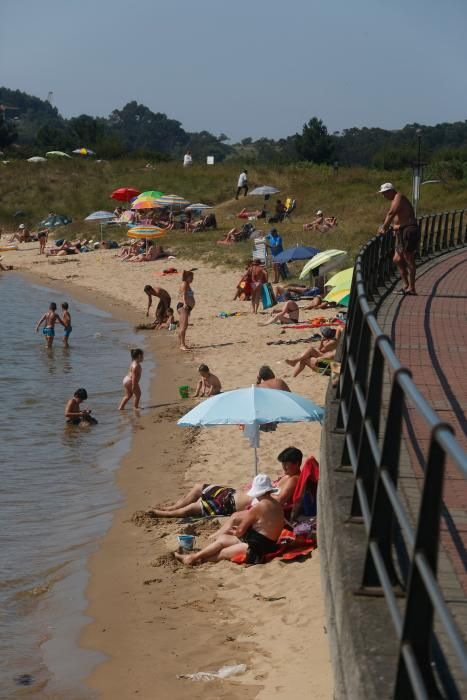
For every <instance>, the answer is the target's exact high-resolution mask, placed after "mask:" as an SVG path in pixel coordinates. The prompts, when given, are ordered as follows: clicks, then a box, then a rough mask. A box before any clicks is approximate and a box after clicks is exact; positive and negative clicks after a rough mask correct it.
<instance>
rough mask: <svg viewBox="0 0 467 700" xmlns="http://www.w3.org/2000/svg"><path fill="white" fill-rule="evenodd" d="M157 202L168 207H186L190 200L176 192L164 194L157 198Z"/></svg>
mask: <svg viewBox="0 0 467 700" xmlns="http://www.w3.org/2000/svg"><path fill="white" fill-rule="evenodd" d="M157 203H158V204H160V205H161V206H162V207H170V209H172V208H173V207H179V208H182V207H186V206H187V205H188V204H189V203H190V202H189V201H188V200H187V199H184V198H183V197H180V196H179V195H178V194H164V195H163V196H162V197H158V198H157Z"/></svg>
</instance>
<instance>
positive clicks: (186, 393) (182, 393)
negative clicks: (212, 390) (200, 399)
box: [178, 386, 190, 399]
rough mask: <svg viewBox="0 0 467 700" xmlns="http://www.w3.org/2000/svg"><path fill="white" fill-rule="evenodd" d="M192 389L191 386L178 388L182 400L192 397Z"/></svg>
mask: <svg viewBox="0 0 467 700" xmlns="http://www.w3.org/2000/svg"><path fill="white" fill-rule="evenodd" d="M189 392H190V387H189V386H179V387H178V393H179V394H180V397H181V398H182V399H187V398H188V397H189V395H190V393H189Z"/></svg>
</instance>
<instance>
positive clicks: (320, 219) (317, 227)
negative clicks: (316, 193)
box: [303, 209, 337, 233]
mask: <svg viewBox="0 0 467 700" xmlns="http://www.w3.org/2000/svg"><path fill="white" fill-rule="evenodd" d="M336 226H337V218H336V217H335V216H324V213H323V212H322V211H321V209H318V211H317V212H316V218H315V219H313V221H310V223H308V224H303V230H304V231H319V232H320V233H327V232H328V231H330V230H331V229H333V228H336Z"/></svg>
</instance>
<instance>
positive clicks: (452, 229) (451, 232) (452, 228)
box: [449, 211, 457, 248]
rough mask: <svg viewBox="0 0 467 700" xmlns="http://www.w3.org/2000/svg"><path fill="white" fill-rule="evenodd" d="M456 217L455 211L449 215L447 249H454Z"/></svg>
mask: <svg viewBox="0 0 467 700" xmlns="http://www.w3.org/2000/svg"><path fill="white" fill-rule="evenodd" d="M456 216H457V212H456V211H452V212H451V213H450V218H451V225H450V227H449V248H454V247H455V245H456V241H455V229H456Z"/></svg>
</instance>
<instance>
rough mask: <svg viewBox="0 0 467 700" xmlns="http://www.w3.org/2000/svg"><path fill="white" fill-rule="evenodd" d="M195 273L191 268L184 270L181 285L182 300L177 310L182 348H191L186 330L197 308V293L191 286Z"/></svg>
mask: <svg viewBox="0 0 467 700" xmlns="http://www.w3.org/2000/svg"><path fill="white" fill-rule="evenodd" d="M193 279H194V275H193V273H192V272H191V271H190V270H183V274H182V284H181V286H180V301H179V302H178V304H177V311H178V315H179V317H180V324H179V327H178V338H179V341H180V350H189V348H188V347H187V345H186V338H185V336H186V331H187V328H188V320H189V318H190V314H191V312H192V311H193V309H194V308H195V294H194V292H193V290H192V288H191V283H192V282H193Z"/></svg>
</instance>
